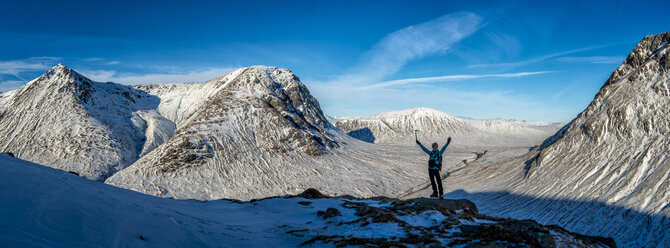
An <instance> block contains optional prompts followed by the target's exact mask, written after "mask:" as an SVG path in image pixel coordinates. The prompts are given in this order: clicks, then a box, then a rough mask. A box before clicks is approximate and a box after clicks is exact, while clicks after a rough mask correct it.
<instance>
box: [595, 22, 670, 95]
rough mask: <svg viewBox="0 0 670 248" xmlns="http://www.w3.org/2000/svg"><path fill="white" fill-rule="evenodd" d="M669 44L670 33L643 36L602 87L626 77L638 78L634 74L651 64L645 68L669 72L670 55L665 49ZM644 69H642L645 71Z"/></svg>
mask: <svg viewBox="0 0 670 248" xmlns="http://www.w3.org/2000/svg"><path fill="white" fill-rule="evenodd" d="M669 43H670V32H666V33H661V34H657V35H647V36H645V37H644V38H643V39H642V40H641V41H640V42H639V43H638V44H637V45H636V46H635V48H634V49H633V51H631V52H630V54H629V55H628V57H626V60H624V62H623V63H621V65H620V66H619V67H618V68H617V69H616V70H615V71H614V72H612V75H611V76H610V78H609V79H608V80H607V81H606V82H605V85H604V86H607V85H609V84H613V83H617V82H619V81H621V80H622V79H624V78H626V77H630V76H632V77H638V76H639V75H635V74H639V73H634V72H635V71H638V69H639V68H641V66H643V65H645V64H647V63H653V64H650V65H649V66H645V68H646V67H649V68H648V69H652V67H653V68H656V69H658V70H659V71H663V72H667V71H670V58H669V57H670V55H669V54H668V49H665V48H666V47H667V46H668V44H669ZM645 68H642V69H643V70H646V69H645ZM633 79H635V78H633ZM604 86H603V87H604Z"/></svg>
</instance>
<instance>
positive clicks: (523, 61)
mask: <svg viewBox="0 0 670 248" xmlns="http://www.w3.org/2000/svg"><path fill="white" fill-rule="evenodd" d="M602 47H605V46H592V47H585V48H579V49H573V50H568V51H563V52H557V53H552V54H548V55H544V56H540V57H537V58H532V59H528V60H522V61H516V62H509V63H495V64H474V65H468V68H490V67H507V68H511V67H518V66H523V65H528V64H533V63H537V62H541V61H545V60H548V59H553V58H557V57H561V56H564V55H568V54H574V53H578V52H585V51H589V50H593V49H597V48H602Z"/></svg>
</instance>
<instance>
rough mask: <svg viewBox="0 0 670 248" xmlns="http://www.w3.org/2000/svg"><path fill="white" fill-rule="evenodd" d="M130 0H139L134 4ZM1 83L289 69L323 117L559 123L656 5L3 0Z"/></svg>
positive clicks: (581, 102) (646, 31) (651, 24)
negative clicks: (435, 113) (56, 74)
mask: <svg viewBox="0 0 670 248" xmlns="http://www.w3.org/2000/svg"><path fill="white" fill-rule="evenodd" d="M140 2H141V3H140ZM2 6H3V8H1V9H0V91H8V90H12V89H16V88H18V87H20V86H22V85H23V84H25V83H26V82H27V81H29V80H31V79H33V78H35V77H37V76H39V75H41V74H42V73H44V72H45V71H46V70H48V69H49V68H50V67H52V66H54V65H56V64H57V63H63V64H65V65H68V66H70V67H71V68H73V69H75V70H77V71H79V72H80V73H83V74H84V75H86V76H88V77H90V78H92V79H94V80H98V81H113V82H118V83H124V84H136V83H164V82H192V81H196V82H202V81H205V80H207V79H211V78H214V77H217V76H220V75H223V74H225V73H226V72H229V71H231V70H233V69H234V68H239V67H244V66H251V65H269V66H277V67H284V68H289V69H291V70H292V71H293V72H294V73H296V74H297V75H298V76H299V77H300V78H301V80H302V81H303V82H304V83H305V84H306V85H307V86H308V88H309V89H310V91H311V93H312V94H313V95H314V96H315V97H316V98H317V99H318V100H319V101H320V104H321V107H322V108H323V110H324V112H325V113H326V114H328V115H334V116H364V115H371V114H375V113H379V112H384V111H391V110H402V109H407V108H412V107H419V106H422V107H431V108H435V109H439V110H442V111H444V112H446V113H449V114H452V115H457V116H465V117H471V118H477V119H487V118H505V119H518V120H528V121H552V122H568V121H570V120H571V119H572V118H574V117H575V116H576V115H577V114H578V113H579V112H581V111H582V110H583V109H584V108H585V107H586V106H587V105H588V103H589V102H590V101H591V100H592V99H593V97H594V95H595V93H596V92H597V91H598V89H599V88H600V87H601V86H602V84H603V83H604V82H605V80H606V79H607V78H608V77H609V75H610V73H611V72H612V71H613V70H614V69H616V67H617V66H618V65H619V64H620V63H621V61H623V59H624V58H625V57H626V56H627V55H628V53H629V52H630V50H632V49H633V47H634V46H635V44H636V43H637V42H638V41H639V40H640V39H642V38H643V37H644V36H645V35H653V34H658V33H663V32H667V31H670V25H669V24H670V15H668V11H667V10H668V9H670V2H667V1H598V0H594V1H230V2H226V1H217V2H192V3H186V2H183V3H181V2H177V1H155V2H152V1H113V2H109V3H104V2H102V1H90V2H89V1H86V2H83V1H82V2H77V1H44V2H42V1H31V2H27V1H8V2H5V3H3V4H2Z"/></svg>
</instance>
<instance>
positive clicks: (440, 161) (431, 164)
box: [428, 152, 442, 170]
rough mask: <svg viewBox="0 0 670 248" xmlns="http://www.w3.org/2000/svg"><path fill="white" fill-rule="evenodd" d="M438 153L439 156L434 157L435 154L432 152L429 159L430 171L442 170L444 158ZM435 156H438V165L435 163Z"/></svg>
mask: <svg viewBox="0 0 670 248" xmlns="http://www.w3.org/2000/svg"><path fill="white" fill-rule="evenodd" d="M436 153H438V154H435V155H433V153H432V152H431V154H430V158H429V159H428V169H430V168H433V167H437V168H438V169H439V170H442V156H440V154H439V152H436ZM433 156H437V157H436V158H437V163H435V162H434V161H435V159H433V158H434V157H433Z"/></svg>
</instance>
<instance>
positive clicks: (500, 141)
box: [335, 108, 564, 147]
mask: <svg viewBox="0 0 670 248" xmlns="http://www.w3.org/2000/svg"><path fill="white" fill-rule="evenodd" d="M563 125H564V124H560V123H529V122H524V121H515V120H502V119H492V120H473V119H468V118H459V117H455V116H452V115H449V114H446V113H443V112H440V111H438V110H435V109H430V108H413V109H409V110H403V111H395V112H386V113H381V114H377V115H373V116H369V117H360V118H349V119H342V120H339V121H337V122H336V123H335V126H336V127H337V128H339V129H340V130H342V131H344V132H347V133H349V135H351V136H352V137H355V138H358V139H361V140H363V141H367V142H372V143H376V144H392V145H413V144H414V139H415V134H414V131H415V130H416V131H417V137H418V138H419V140H420V141H422V142H424V143H426V144H430V143H432V142H438V143H440V144H444V142H446V140H447V137H452V138H453V140H454V142H453V145H458V146H471V147H472V146H475V147H510V146H532V145H535V144H539V143H540V142H542V140H544V139H546V138H547V137H549V136H551V135H552V134H554V133H555V132H556V131H557V130H558V129H560V128H561V127H562V126H563Z"/></svg>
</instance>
